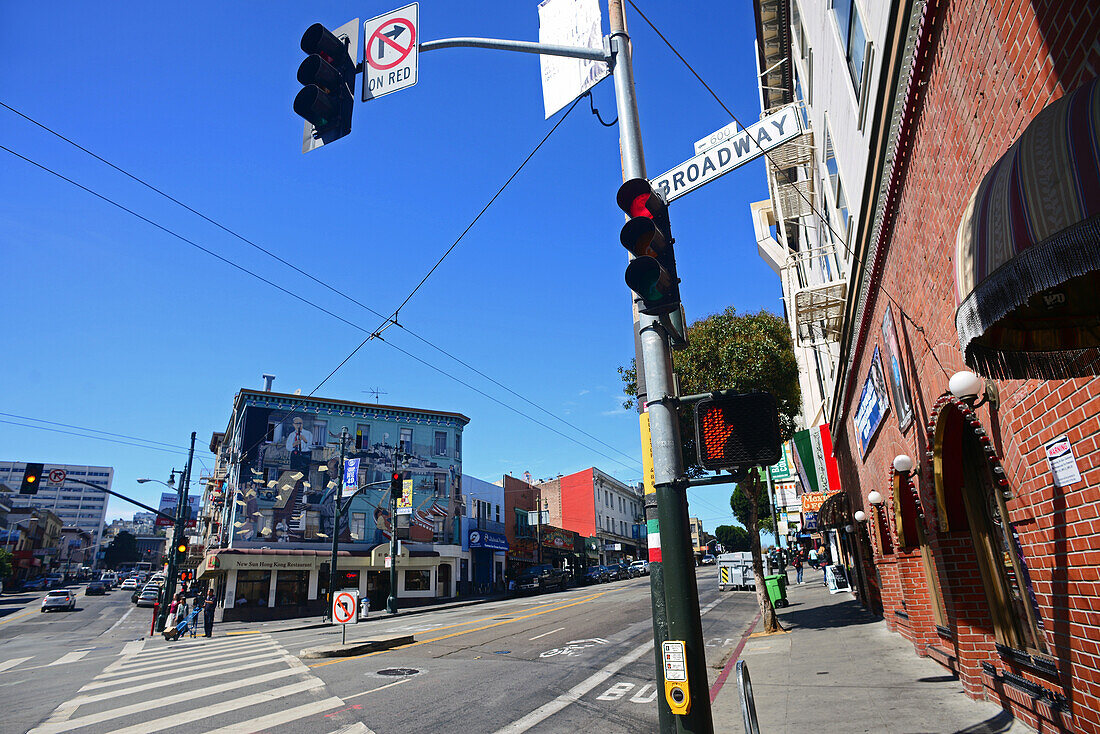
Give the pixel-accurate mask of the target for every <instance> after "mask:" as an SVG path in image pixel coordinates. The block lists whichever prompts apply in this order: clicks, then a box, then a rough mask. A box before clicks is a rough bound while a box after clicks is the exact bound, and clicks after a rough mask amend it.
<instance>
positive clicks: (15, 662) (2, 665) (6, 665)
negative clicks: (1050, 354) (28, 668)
mask: <svg viewBox="0 0 1100 734" xmlns="http://www.w3.org/2000/svg"><path fill="white" fill-rule="evenodd" d="M31 657H34V656H33V655H32V656H30V657H26V658H12V659H11V660H5V661H4V662H2V663H0V671H3V670H7V669H8V668H14V667H15V666H16V665H19V664H20V663H25V662H27V661H28V660H30V659H31Z"/></svg>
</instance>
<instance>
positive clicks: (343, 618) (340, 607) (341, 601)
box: [332, 590, 359, 624]
mask: <svg viewBox="0 0 1100 734" xmlns="http://www.w3.org/2000/svg"><path fill="white" fill-rule="evenodd" d="M332 619H333V621H335V622H336V624H357V623H358V622H359V592H358V591H347V590H345V591H338V592H336V595H335V596H333V597H332Z"/></svg>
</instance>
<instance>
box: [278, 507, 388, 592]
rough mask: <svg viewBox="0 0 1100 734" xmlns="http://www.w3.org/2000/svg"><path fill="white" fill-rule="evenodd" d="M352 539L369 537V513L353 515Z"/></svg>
mask: <svg viewBox="0 0 1100 734" xmlns="http://www.w3.org/2000/svg"><path fill="white" fill-rule="evenodd" d="M350 530H351V539H352V540H363V539H364V538H366V535H367V513H365V512H353V513H351V528H350ZM279 578H280V579H281V578H282V573H280V574H279Z"/></svg>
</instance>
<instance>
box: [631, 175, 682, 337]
mask: <svg viewBox="0 0 1100 734" xmlns="http://www.w3.org/2000/svg"><path fill="white" fill-rule="evenodd" d="M615 199H616V202H617V203H618V204H619V208H620V209H622V210H623V211H624V212H626V214H627V215H629V216H630V219H629V220H628V221H627V223H626V224H624V225H623V228H622V231H621V232H620V233H619V240H620V241H621V242H622V243H623V247H625V248H626V249H627V250H629V251H630V253H631V254H632V255H633V256H634V258H633V259H632V260H631V261H630V264H629V265H627V266H626V284H627V285H628V286H630V290H632V291H634V292H635V293H637V294H638V296H639V297H640V298H641V299H642V305H641V308H640V309H639V310H640V311H641V312H642V313H644V314H648V315H650V316H660V315H662V314H668V313H672V312H674V311H678V310H679V309H680V280H679V278H677V277H676V255H675V253H674V252H673V248H672V244H673V242H674V240H673V238H672V230H671V227H670V226H669V221H668V205H667V204H666V203H665V201H664V199H662V198H661V196H660V194H658V193H657V192H656V191H654V190H653V187H652V186H650V184H649V181H647V180H646V179H644V178H632V179H630V180H629V181H627V182H625V183H624V184H623V185H622V186H620V187H619V193H618V194H617V195H616V197H615Z"/></svg>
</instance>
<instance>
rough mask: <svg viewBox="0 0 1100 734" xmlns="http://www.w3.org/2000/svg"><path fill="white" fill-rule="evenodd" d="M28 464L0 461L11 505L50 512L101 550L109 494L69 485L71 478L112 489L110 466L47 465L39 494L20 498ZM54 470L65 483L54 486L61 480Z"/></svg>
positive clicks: (0, 474)
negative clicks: (87, 535) (9, 490)
mask: <svg viewBox="0 0 1100 734" xmlns="http://www.w3.org/2000/svg"><path fill="white" fill-rule="evenodd" d="M26 468H27V464H26V462H24V461H0V484H4V485H7V486H8V487H9V488H10V489H11V491H12V493H13V494H12V502H13V504H14V505H16V506H22V507H38V508H42V509H46V510H50V511H51V512H53V513H54V514H56V515H57V516H58V517H60V518H61V522H62V523H63V524H64V525H65V526H66V527H75V528H80V529H81V530H84V531H86V532H87V533H88V534H89V535H91V536H92V538H93V545H95V546H97V547H98V546H99V542H100V540H101V538H102V537H103V521H104V518H105V517H106V516H107V497H108V496H109V495H108V494H107V493H106V492H100V491H99V490H96V489H92V488H91V487H87V486H84V485H82V484H77V483H76V482H73V481H70V479H71V478H76V479H81V480H83V481H86V482H90V483H92V484H95V485H98V486H100V487H103V488H104V489H110V488H111V481H112V479H113V477H114V469H112V468H111V467H109V466H86V465H83V464H46V465H45V468H44V470H43V472H42V476H43V481H42V484H41V486H39V488H38V493H37V494H22V495H21V494H18V492H19V485H20V484H22V482H23V472H24V471H25V470H26ZM55 470H61V471H63V472H65V479H64V480H63V481H61V482H55V481H53V479H51V475H52V476H54V477H57V476H59V473H57V474H55V473H54V472H55Z"/></svg>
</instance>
